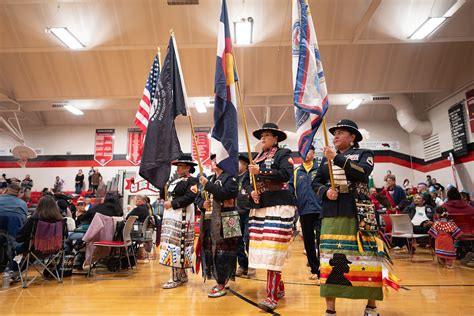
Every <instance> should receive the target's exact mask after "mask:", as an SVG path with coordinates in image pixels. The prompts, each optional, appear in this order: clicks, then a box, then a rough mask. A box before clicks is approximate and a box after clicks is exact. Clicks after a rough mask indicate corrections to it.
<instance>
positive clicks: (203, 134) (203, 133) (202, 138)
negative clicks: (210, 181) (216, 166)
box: [191, 127, 211, 166]
mask: <svg viewBox="0 0 474 316" xmlns="http://www.w3.org/2000/svg"><path fill="white" fill-rule="evenodd" d="M210 131H211V128H210V127H195V128H194V134H195V135H196V142H197V147H198V150H199V157H200V158H201V162H202V165H203V166H210V165H211V159H210V156H211V142H210V139H209V132H210ZM191 138H192V136H191ZM191 141H192V139H191ZM191 147H192V148H193V150H192V153H193V159H194V160H196V161H197V157H198V156H197V154H196V148H195V147H194V143H191Z"/></svg>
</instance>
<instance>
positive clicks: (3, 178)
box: [0, 173, 8, 193]
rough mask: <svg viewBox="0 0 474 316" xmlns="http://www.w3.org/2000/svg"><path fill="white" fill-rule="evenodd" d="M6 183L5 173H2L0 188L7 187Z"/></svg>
mask: <svg viewBox="0 0 474 316" xmlns="http://www.w3.org/2000/svg"><path fill="white" fill-rule="evenodd" d="M7 184H8V182H7V175H6V174H4V173H3V174H2V176H1V177H0V190H2V189H5V188H6V187H7ZM0 193H1V192H0Z"/></svg>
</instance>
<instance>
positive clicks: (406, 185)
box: [403, 179, 411, 191]
mask: <svg viewBox="0 0 474 316" xmlns="http://www.w3.org/2000/svg"><path fill="white" fill-rule="evenodd" d="M408 187H411V184H410V180H408V179H405V180H403V188H404V189H405V191H406V189H407V188H408Z"/></svg>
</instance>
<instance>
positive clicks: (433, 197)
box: [429, 186, 444, 206]
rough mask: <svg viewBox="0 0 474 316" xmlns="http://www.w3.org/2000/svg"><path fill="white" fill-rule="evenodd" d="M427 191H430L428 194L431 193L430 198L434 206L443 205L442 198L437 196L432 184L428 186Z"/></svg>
mask: <svg viewBox="0 0 474 316" xmlns="http://www.w3.org/2000/svg"><path fill="white" fill-rule="evenodd" d="M429 192H430V195H431V199H432V200H433V201H434V202H435V204H436V206H441V205H443V203H444V201H443V199H441V198H440V197H439V196H438V191H436V189H435V188H434V187H433V186H431V187H430V189H429Z"/></svg>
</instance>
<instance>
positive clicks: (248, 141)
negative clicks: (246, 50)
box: [232, 45, 257, 191]
mask: <svg viewBox="0 0 474 316" xmlns="http://www.w3.org/2000/svg"><path fill="white" fill-rule="evenodd" d="M232 55H233V56H234V65H235V72H236V74H237V79H238V80H237V82H236V84H237V93H238V95H239V103H240V106H239V108H240V112H241V115H242V120H243V121H244V134H245V140H246V143H247V152H248V155H249V163H250V164H251V165H253V158H252V151H251V150H250V139H249V132H248V127H247V117H246V116H245V105H244V100H243V98H242V91H241V90H240V77H239V71H238V70H237V58H236V54H235V50H234V45H232ZM250 179H251V180H252V185H253V190H254V191H257V181H256V180H255V175H254V174H251V175H250Z"/></svg>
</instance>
